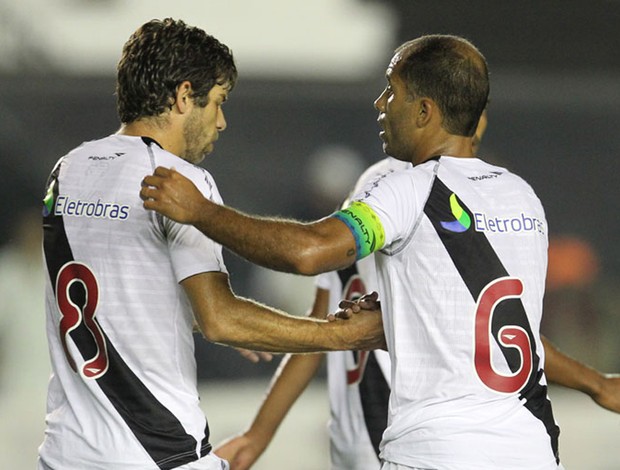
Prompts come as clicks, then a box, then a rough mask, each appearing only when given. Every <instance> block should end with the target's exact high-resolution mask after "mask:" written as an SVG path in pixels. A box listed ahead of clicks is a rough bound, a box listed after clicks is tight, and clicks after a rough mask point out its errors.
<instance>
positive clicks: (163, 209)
mask: <svg viewBox="0 0 620 470" xmlns="http://www.w3.org/2000/svg"><path fill="white" fill-rule="evenodd" d="M140 197H141V198H142V199H143V200H144V207H145V208H146V209H152V210H156V211H157V212H160V213H161V214H163V215H165V216H167V217H169V218H171V219H173V220H175V221H177V222H180V223H185V224H192V225H194V226H195V227H196V228H197V229H198V230H200V231H201V232H203V233H204V234H205V235H207V236H208V237H209V238H211V239H212V240H215V241H216V242H218V243H220V244H221V245H223V246H225V247H227V248H228V249H230V250H231V251H233V252H235V253H237V254H238V255H240V256H242V257H243V258H246V259H247V260H249V261H251V262H253V263H255V264H259V265H261V266H264V267H266V268H270V269H274V270H277V271H284V272H291V273H297V274H305V275H314V274H318V273H321V272H327V271H333V270H336V269H341V268H344V267H347V266H349V265H351V264H352V263H353V262H354V261H355V258H356V245H355V239H354V238H353V235H352V233H351V231H350V230H349V229H348V228H347V226H346V225H345V223H344V222H342V221H340V220H337V219H334V218H331V217H328V218H324V219H321V220H318V221H315V222H311V223H302V222H298V221H293V220H286V219H277V218H266V217H256V216H250V215H247V214H244V213H242V212H239V211H237V210H234V209H232V208H229V207H226V206H222V205H219V204H215V203H213V202H212V201H210V200H208V199H206V198H205V197H204V196H203V195H202V194H201V193H200V191H198V189H197V188H196V186H194V184H193V183H192V182H191V181H190V180H189V179H188V178H186V177H185V176H183V175H182V174H180V173H178V172H176V171H175V170H173V169H167V168H163V167H158V168H156V169H155V172H154V174H153V175H150V176H147V177H145V178H144V180H143V186H142V189H141V191H140Z"/></svg>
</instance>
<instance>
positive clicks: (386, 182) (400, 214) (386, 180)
mask: <svg viewBox="0 0 620 470" xmlns="http://www.w3.org/2000/svg"><path fill="white" fill-rule="evenodd" d="M352 201H359V202H362V203H364V204H366V205H368V206H369V207H370V208H371V209H372V210H373V211H374V212H375V213H376V215H377V217H378V218H379V220H380V222H381V225H382V226H383V231H384V233H385V244H384V245H383V249H390V248H393V247H394V246H395V245H396V244H398V243H399V242H400V241H403V240H405V239H406V238H407V236H408V235H409V234H410V233H411V232H412V231H413V228H414V227H415V224H416V223H417V220H418V218H419V217H420V215H421V208H419V207H418V205H419V204H418V198H417V193H416V190H415V187H414V178H413V177H412V175H411V172H407V171H401V172H394V173H390V174H386V175H384V176H382V177H380V178H378V179H375V180H373V181H370V182H369V183H367V184H366V185H364V186H363V187H362V188H361V189H360V191H359V192H358V193H357V194H355V195H354V196H353V197H352Z"/></svg>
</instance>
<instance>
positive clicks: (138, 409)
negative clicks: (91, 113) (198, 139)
mask: <svg viewBox="0 0 620 470" xmlns="http://www.w3.org/2000/svg"><path fill="white" fill-rule="evenodd" d="M159 165H161V166H165V167H172V166H174V167H175V168H176V169H177V170H178V171H180V172H182V173H183V174H185V175H186V176H188V177H189V178H191V180H192V181H193V182H194V183H195V184H196V186H197V187H198V188H199V189H200V190H201V191H202V192H203V194H204V195H205V196H206V197H209V198H210V199H213V200H214V201H216V202H221V198H220V196H219V193H218V191H217V187H216V185H215V183H214V181H213V178H212V177H211V176H210V175H209V174H208V173H207V172H206V171H205V170H203V169H202V168H199V167H197V166H194V165H191V164H189V163H187V162H185V161H183V160H181V159H180V158H178V157H176V156H174V155H172V154H170V153H168V152H166V151H165V150H163V149H162V148H161V147H160V146H159V145H158V144H157V143H156V142H155V141H153V140H151V139H147V138H141V137H130V136H122V135H111V136H109V137H107V138H104V139H101V140H98V141H93V142H87V143H84V144H82V145H81V146H80V147H78V148H77V149H75V150H73V151H72V152H70V153H69V154H68V155H66V156H65V157H63V158H61V159H60V160H59V162H58V163H57V165H56V167H55V168H54V170H53V172H52V174H51V176H50V178H49V181H48V187H47V195H46V198H45V201H44V209H43V212H44V214H43V215H44V219H43V221H44V249H45V262H46V266H47V271H48V274H49V277H48V282H47V288H46V312H47V335H48V341H49V349H50V356H51V362H52V377H51V380H50V384H49V390H48V405H47V406H48V413H47V417H46V422H47V429H46V432H45V439H44V442H43V444H42V445H41V448H40V451H39V453H40V457H41V459H42V461H43V462H44V464H45V465H46V466H48V467H50V468H54V469H56V468H58V469H61V468H62V469H65V470H84V469H89V470H94V469H119V468H122V469H172V468H177V467H179V466H181V465H184V464H187V463H190V462H194V461H196V460H198V459H200V457H202V456H205V455H207V454H208V453H209V451H210V450H211V445H210V443H209V428H208V425H207V421H206V418H205V416H204V413H203V412H202V411H201V408H200V406H199V398H198V393H197V387H196V381H197V378H196V363H195V358H194V342H193V335H192V326H193V315H192V311H191V308H190V305H189V302H188V300H187V298H186V296H185V294H184V292H183V291H182V288H181V287H180V285H179V282H180V281H182V280H183V279H185V278H187V277H189V276H192V275H194V274H197V273H202V272H209V271H220V272H226V268H225V266H224V263H223V259H222V249H221V246H219V245H217V244H215V243H214V242H212V241H211V240H210V239H208V238H206V237H205V236H204V235H202V234H201V233H200V232H199V231H198V230H196V229H195V228H194V227H191V226H185V225H180V224H177V223H174V222H172V221H170V220H168V219H166V218H163V217H161V216H159V215H157V214H156V213H155V212H152V211H147V210H145V209H144V208H143V207H142V201H141V200H140V197H139V190H140V183H141V181H142V178H143V177H144V176H145V175H147V174H151V173H152V172H153V170H154V169H155V167H156V166H159Z"/></svg>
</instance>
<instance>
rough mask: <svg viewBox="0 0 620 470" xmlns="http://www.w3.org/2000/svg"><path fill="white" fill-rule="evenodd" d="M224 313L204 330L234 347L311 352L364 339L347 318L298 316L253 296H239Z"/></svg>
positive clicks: (348, 345) (347, 346) (351, 345)
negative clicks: (245, 297)
mask: <svg viewBox="0 0 620 470" xmlns="http://www.w3.org/2000/svg"><path fill="white" fill-rule="evenodd" d="M231 307H232V308H231ZM220 312H221V313H219V314H217V315H213V316H211V317H210V318H209V320H208V322H207V323H206V324H203V325H202V327H203V331H204V333H205V335H206V336H207V338H209V339H210V340H211V341H214V342H218V343H223V344H227V345H230V346H236V347H243V348H247V349H252V350H256V351H270V352H291V353H308V352H320V351H335V350H343V349H358V348H359V346H358V345H359V344H362V343H363V342H364V339H363V338H361V337H356V333H355V331H356V330H355V329H354V328H353V325H352V324H349V322H347V321H338V322H328V321H325V320H318V319H314V318H305V317H304V318H301V317H295V316H292V315H288V314H286V313H284V312H280V311H277V310H275V309H272V308H270V307H267V306H264V305H260V304H258V303H257V302H254V301H252V300H249V299H242V298H237V299H236V300H235V303H234V305H232V306H229V307H222V309H221V310H220ZM362 347H363V346H362Z"/></svg>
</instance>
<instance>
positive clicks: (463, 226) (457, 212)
mask: <svg viewBox="0 0 620 470" xmlns="http://www.w3.org/2000/svg"><path fill="white" fill-rule="evenodd" d="M450 211H451V212H452V215H453V216H454V218H455V219H456V220H452V221H449V222H440V224H441V226H442V227H443V228H445V229H446V230H449V231H450V232H456V233H462V232H465V231H466V230H468V229H469V227H471V217H469V214H468V213H467V212H465V210H464V209H463V208H462V207H461V205H460V204H459V201H458V199H457V197H456V194H454V193H452V194H451V195H450Z"/></svg>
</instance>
